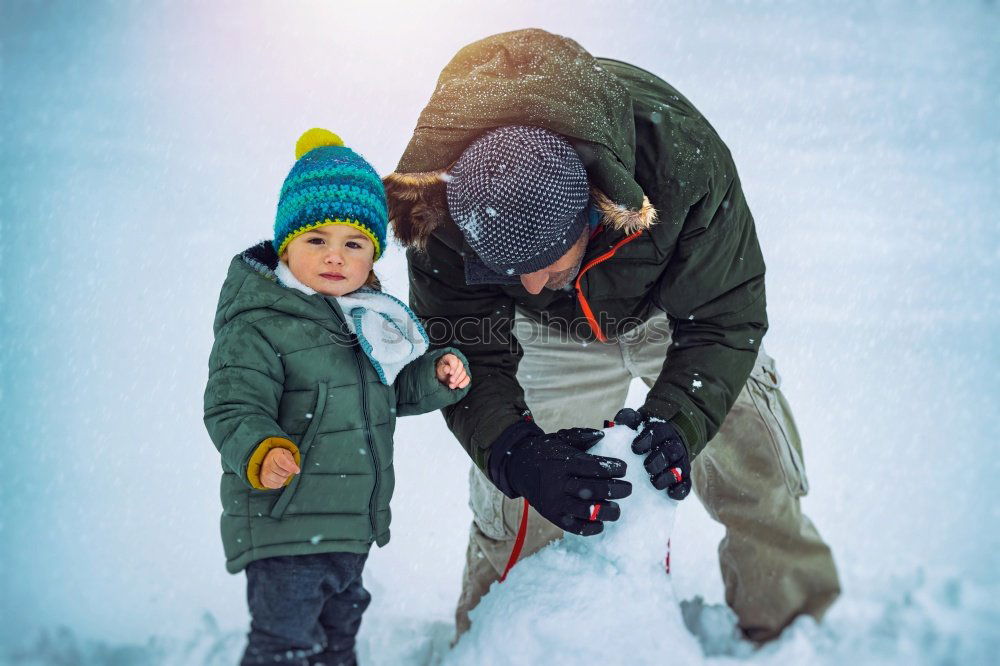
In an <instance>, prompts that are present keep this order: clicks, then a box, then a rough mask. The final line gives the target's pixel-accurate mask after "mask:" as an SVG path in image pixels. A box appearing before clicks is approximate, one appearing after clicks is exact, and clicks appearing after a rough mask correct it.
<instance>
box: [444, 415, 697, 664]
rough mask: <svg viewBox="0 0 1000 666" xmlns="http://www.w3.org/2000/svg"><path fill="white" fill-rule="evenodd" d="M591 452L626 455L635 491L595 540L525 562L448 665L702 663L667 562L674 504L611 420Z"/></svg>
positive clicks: (477, 613)
mask: <svg viewBox="0 0 1000 666" xmlns="http://www.w3.org/2000/svg"><path fill="white" fill-rule="evenodd" d="M605 432H606V435H605V437H604V439H603V440H601V442H600V443H599V444H598V445H597V446H595V447H594V449H592V450H591V453H596V454H598V455H605V456H614V457H617V458H622V459H624V460H625V461H626V462H627V463H628V472H627V474H626V477H625V478H626V479H627V480H629V481H630V482H631V483H632V487H633V492H632V495H631V496H630V497H628V498H626V499H624V500H621V501H620V504H621V508H622V516H621V518H620V519H619V520H618V521H615V522H611V523H606V524H605V530H604V532H603V533H601V534H600V535H598V536H595V537H580V536H576V535H573V534H568V535H566V538H564V539H562V540H561V541H559V542H556V543H554V544H552V545H550V546H548V547H547V548H544V549H543V550H541V551H540V552H538V553H537V554H535V555H534V556H532V557H529V558H527V559H524V560H523V561H521V562H519V563H518V564H517V565H516V566H515V567H514V568H513V569H512V570H511V572H510V574H509V575H508V577H507V580H506V581H505V582H503V583H494V585H493V586H492V587H491V588H490V591H489V593H488V594H487V595H486V596H485V597H484V598H483V600H482V602H480V604H479V606H477V607H476V609H475V610H473V611H472V613H471V618H472V628H471V629H470V630H469V632H468V633H467V634H465V635H464V636H463V637H462V639H461V640H460V641H459V642H458V644H457V645H456V646H455V649H454V650H452V652H451V653H449V654H448V655H447V657H446V658H445V660H444V663H445V664H470V663H477V664H496V665H501V664H529V663H530V664H542V663H549V664H554V663H621V661H622V659H623V658H624V657H626V656H627V658H628V661H629V662H631V663H659V662H661V661H662V660H663V659H664V658H665V657H666V656H667V655H669V659H670V661H671V662H672V663H682V664H683V663H697V662H700V661H701V660H702V658H703V653H702V650H701V648H700V646H699V644H698V643H697V641H696V639H695V638H694V636H692V635H691V633H690V632H689V631H688V630H687V629H686V628H685V625H684V619H683V618H682V617H681V611H680V606H679V604H678V603H677V600H676V598H675V597H674V592H673V587H672V586H671V583H670V576H669V575H668V574H667V572H666V569H665V566H664V560H665V556H666V554H667V542H668V540H669V539H670V532H671V529H672V528H673V523H674V511H675V509H676V505H677V503H676V502H674V501H673V500H671V499H670V498H668V497H667V496H666V494H665V493H663V492H662V491H658V490H656V489H654V488H653V486H652V485H651V484H650V483H649V477H648V475H647V474H646V473H645V470H644V469H643V466H642V459H641V458H640V457H638V456H636V455H635V454H633V453H632V452H631V450H630V444H631V442H632V438H633V437H634V436H635V431H633V430H631V429H629V428H626V427H624V426H615V427H614V428H609V429H608V430H606V431H605Z"/></svg>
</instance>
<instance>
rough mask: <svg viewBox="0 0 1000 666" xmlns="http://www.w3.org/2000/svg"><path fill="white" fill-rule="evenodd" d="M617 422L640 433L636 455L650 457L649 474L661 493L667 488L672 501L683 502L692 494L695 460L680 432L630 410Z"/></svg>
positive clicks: (635, 442)
mask: <svg viewBox="0 0 1000 666" xmlns="http://www.w3.org/2000/svg"><path fill="white" fill-rule="evenodd" d="M615 423H620V424H622V425H626V426H628V427H630V428H635V429H636V430H637V431H638V434H637V435H636V437H635V439H633V440H632V452H633V453H638V454H639V455H642V454H644V453H648V454H649V455H648V456H646V461H645V463H644V464H645V466H646V472H648V473H649V481H650V483H652V484H653V487H654V488H656V489H657V490H663V489H664V488H666V489H667V495H669V496H670V498H671V499H675V500H682V499H684V498H685V497H687V495H688V493H689V492H691V457H690V456H689V455H688V450H687V447H686V446H685V445H684V440H683V439H682V438H681V436H680V433H678V432H677V430H676V429H675V428H674V426H673V425H672V424H671V423H670V422H669V421H664V420H663V419H658V418H655V417H651V416H648V415H646V414H643V413H642V412H637V411H636V410H634V409H630V408H628V407H626V408H625V409H620V410H618V413H617V414H615Z"/></svg>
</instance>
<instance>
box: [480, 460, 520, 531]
mask: <svg viewBox="0 0 1000 666" xmlns="http://www.w3.org/2000/svg"><path fill="white" fill-rule="evenodd" d="M503 500H504V494H503V493H502V492H500V491H499V490H498V489H497V487H496V486H494V485H493V483H492V482H490V480H489V479H487V478H486V475H485V474H483V473H482V472H481V471H480V470H479V468H478V467H476V466H475V465H472V467H471V468H470V469H469V508H470V509H472V519H473V520H474V521H475V523H476V526H477V527H478V528H479V530H480V531H481V532H482V533H483V534H484V535H486V536H487V537H489V538H490V539H493V540H494V541H509V540H510V539H512V538H513V537H514V535H513V533H512V532H510V531H509V530H508V528H507V526H506V525H505V523H504V516H503V504H504V502H503Z"/></svg>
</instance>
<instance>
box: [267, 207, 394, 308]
mask: <svg viewBox="0 0 1000 666" xmlns="http://www.w3.org/2000/svg"><path fill="white" fill-rule="evenodd" d="M374 256H375V246H374V245H373V244H372V241H371V239H370V238H368V237H367V236H365V235H364V234H363V233H361V232H360V231H358V230H357V229H355V228H354V227H350V226H347V225H346V224H333V225H330V226H326V227H318V228H316V229H313V230H311V231H307V232H306V233H304V234H302V235H301V236H297V237H296V238H295V239H294V240H292V242H291V243H289V244H288V247H287V248H285V256H284V257H283V259H285V261H286V263H288V268H290V269H291V271H292V275H294V276H295V278H296V279H297V280H298V281H299V282H301V283H302V284H304V285H306V286H307V287H311V288H312V289H315V290H316V291H318V292H319V293H321V294H325V295H327V296H343V295H344V294H349V293H350V292H352V291H355V290H357V289H358V288H360V287H361V286H362V285H363V284H364V283H365V280H367V279H368V274H369V273H370V272H371V269H372V264H373V263H374V261H373V260H374Z"/></svg>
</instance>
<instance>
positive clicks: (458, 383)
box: [434, 354, 469, 389]
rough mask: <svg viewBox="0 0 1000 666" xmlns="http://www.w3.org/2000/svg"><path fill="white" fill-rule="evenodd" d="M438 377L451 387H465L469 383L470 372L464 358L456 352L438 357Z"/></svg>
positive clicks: (436, 368)
mask: <svg viewBox="0 0 1000 666" xmlns="http://www.w3.org/2000/svg"><path fill="white" fill-rule="evenodd" d="M434 370H435V372H436V374H437V379H438V381H439V382H441V383H442V384H444V385H445V386H447V387H448V388H450V389H457V388H465V387H466V386H468V385H469V374H468V373H467V372H466V371H465V365H463V364H462V360H461V359H460V358H458V357H457V356H455V355H454V354H445V355H444V356H442V357H441V358H439V359H438V361H437V365H436V366H435V368H434Z"/></svg>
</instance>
